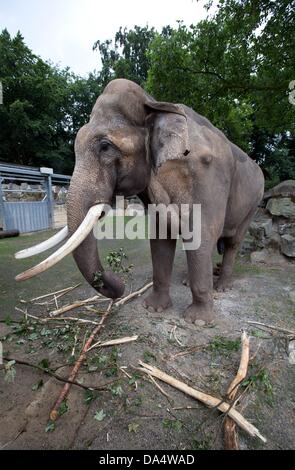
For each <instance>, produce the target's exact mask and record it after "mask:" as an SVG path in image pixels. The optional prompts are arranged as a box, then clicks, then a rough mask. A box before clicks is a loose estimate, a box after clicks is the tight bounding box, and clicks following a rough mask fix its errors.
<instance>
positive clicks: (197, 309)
mask: <svg viewBox="0 0 295 470" xmlns="http://www.w3.org/2000/svg"><path fill="white" fill-rule="evenodd" d="M183 317H184V319H185V321H186V322H188V323H194V324H195V325H197V326H205V325H210V324H212V323H213V321H214V318H215V317H214V314H213V308H212V304H210V305H206V304H197V303H193V304H191V305H189V307H187V309H186V310H185V312H184V314H183Z"/></svg>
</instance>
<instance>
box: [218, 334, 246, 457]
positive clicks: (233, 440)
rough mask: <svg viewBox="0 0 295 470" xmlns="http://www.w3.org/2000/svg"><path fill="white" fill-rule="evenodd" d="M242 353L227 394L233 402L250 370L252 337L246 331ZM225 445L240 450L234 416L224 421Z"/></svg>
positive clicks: (230, 448) (242, 339)
mask: <svg viewBox="0 0 295 470" xmlns="http://www.w3.org/2000/svg"><path fill="white" fill-rule="evenodd" d="M241 342H242V354H241V360H240V365H239V369H238V372H237V375H236V376H235V378H234V379H233V381H232V382H231V384H230V386H229V387H228V390H227V393H226V396H227V398H228V400H229V401H230V402H233V400H234V398H235V396H236V393H237V391H238V387H239V385H240V384H241V382H242V381H243V380H244V379H245V377H246V375H247V370H248V364H249V343H250V338H249V336H247V334H246V332H245V331H243V333H242V337H241ZM223 430H224V447H225V449H226V450H239V442H238V435H237V432H236V423H235V422H234V421H233V419H232V418H230V417H229V416H226V418H225V421H224V428H223Z"/></svg>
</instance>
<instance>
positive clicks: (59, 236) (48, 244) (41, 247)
mask: <svg viewBox="0 0 295 470" xmlns="http://www.w3.org/2000/svg"><path fill="white" fill-rule="evenodd" d="M68 233H69V229H68V226H67V225H66V226H65V227H64V228H63V229H62V230H60V231H59V232H58V233H56V234H55V235H53V237H51V238H48V240H45V241H44V242H42V243H38V245H34V246H31V247H30V248H26V249H25V250H22V251H18V252H17V253H15V255H14V256H15V258H16V259H23V258H29V257H30V256H34V255H38V254H39V253H42V252H43V251H46V250H49V248H53V247H54V246H56V245H58V244H59V243H60V242H62V241H63V240H64V239H65V238H67V236H68Z"/></svg>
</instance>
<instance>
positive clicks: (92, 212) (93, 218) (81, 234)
mask: <svg viewBox="0 0 295 470" xmlns="http://www.w3.org/2000/svg"><path fill="white" fill-rule="evenodd" d="M103 209H104V204H97V205H95V206H93V207H91V208H90V209H89V211H88V212H87V215H86V217H85V219H84V220H83V222H82V223H81V225H80V226H79V227H78V228H77V230H76V231H75V233H73V235H72V236H71V237H70V238H69V239H68V240H67V241H66V243H65V244H64V245H62V246H61V247H60V248H59V249H58V250H57V251H55V252H54V253H52V255H50V256H49V257H48V258H46V259H45V260H44V261H42V262H41V263H39V264H37V265H36V266H34V267H33V268H30V269H28V270H27V271H24V272H23V273H21V274H19V275H18V276H16V278H15V280H16V281H25V280H26V279H30V278H31V277H34V276H36V275H37V274H40V273H42V272H44V271H46V270H47V269H49V268H51V267H52V266H54V265H55V264H56V263H58V262H59V261H60V260H62V259H63V258H64V257H65V256H67V255H68V254H70V253H71V252H72V251H74V250H75V249H76V248H77V247H78V246H79V245H80V244H81V243H82V242H83V240H85V238H86V237H87V236H88V235H89V233H90V232H91V230H92V229H93V227H94V225H95V223H96V222H97V221H98V220H99V219H100V217H101V215H102V213H103Z"/></svg>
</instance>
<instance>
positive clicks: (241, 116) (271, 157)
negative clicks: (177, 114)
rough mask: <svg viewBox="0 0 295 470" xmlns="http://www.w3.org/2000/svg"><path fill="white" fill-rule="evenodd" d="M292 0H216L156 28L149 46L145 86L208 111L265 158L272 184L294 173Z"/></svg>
mask: <svg viewBox="0 0 295 470" xmlns="http://www.w3.org/2000/svg"><path fill="white" fill-rule="evenodd" d="M291 3H292V2H290V1H288V0H278V1H276V2H272V1H268V0H244V1H238V0H223V1H219V3H218V5H217V11H216V13H215V14H214V15H213V16H212V15H211V16H210V15H209V16H208V17H207V19H206V20H204V21H201V22H199V23H198V24H197V25H191V26H190V27H187V26H185V25H183V24H182V23H181V22H180V23H179V24H178V27H177V28H176V29H170V34H169V35H166V36H164V35H163V34H157V35H156V36H155V39H154V40H153V41H152V43H151V45H150V48H149V51H148V58H149V60H150V64H151V66H150V69H149V73H148V80H147V89H148V91H149V92H150V93H151V94H153V95H154V96H155V97H156V98H158V99H161V100H167V101H174V102H180V103H181V102H182V103H184V104H187V105H188V106H191V107H192V108H194V109H195V110H196V111H197V112H199V113H200V114H202V115H204V116H206V117H207V118H209V119H210V120H211V121H212V122H213V124H215V125H216V126H217V127H219V128H221V129H222V130H223V131H224V132H225V134H226V135H227V136H228V137H229V138H230V139H231V140H232V141H233V142H234V143H236V144H237V145H239V146H240V147H241V148H242V149H243V150H245V151H246V152H248V153H249V154H250V156H251V157H252V158H254V159H255V160H256V161H258V162H259V163H260V164H261V165H262V167H263V168H264V169H265V170H266V176H267V177H268V179H269V180H270V181H271V184H273V183H277V182H278V181H279V180H281V179H286V178H294V166H295V152H294V137H293V136H294V123H295V119H294V118H295V107H294V106H292V105H291V104H290V103H289V101H288V85H289V82H290V81H291V80H292V79H294V76H293V73H294V72H293V70H294V53H293V50H294V49H293V45H292V44H293V32H294V20H295V14H294V9H292V6H291ZM210 7H211V3H210V2H209V4H208V10H209V12H210ZM175 83H177V86H175ZM292 134H293V136H292Z"/></svg>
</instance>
